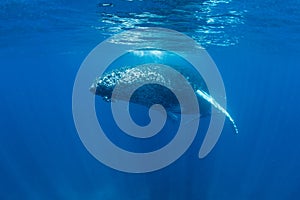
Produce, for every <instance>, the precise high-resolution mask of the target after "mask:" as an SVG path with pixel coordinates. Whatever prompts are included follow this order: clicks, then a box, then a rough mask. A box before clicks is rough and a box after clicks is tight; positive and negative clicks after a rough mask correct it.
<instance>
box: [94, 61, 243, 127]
mask: <svg viewBox="0 0 300 200" xmlns="http://www.w3.org/2000/svg"><path fill="white" fill-rule="evenodd" d="M173 68H174V69H176V70H177V71H179V72H180V73H181V74H182V75H183V76H184V77H185V79H186V80H187V81H188V83H189V85H190V86H191V87H192V89H193V91H194V94H195V95H196V97H197V100H198V102H199V106H200V116H206V115H209V114H211V106H214V107H215V108H216V109H217V110H218V111H219V112H220V113H222V114H224V115H225V116H226V117H227V118H228V119H229V120H230V121H231V123H232V124H233V126H234V128H235V131H236V132H238V130H237V126H236V124H235V122H234V120H233V118H232V117H231V116H230V114H229V113H228V112H227V111H226V109H224V108H223V107H222V106H221V105H220V104H219V103H218V102H217V101H216V100H215V99H214V98H213V97H211V96H210V95H209V93H208V89H207V87H206V84H205V83H204V81H203V79H202V77H201V76H200V75H199V74H197V73H195V72H194V71H191V70H189V69H186V68H183V67H180V66H174V67H173ZM174 78H175V79H176V77H173V78H172V79H171V78H170V77H168V76H165V72H164V69H163V68H162V67H160V66H158V65H155V64H148V65H142V66H139V67H130V66H127V67H121V68H118V69H114V70H111V71H108V72H105V73H104V74H103V75H101V76H100V77H97V78H96V79H95V81H94V82H93V83H92V85H91V87H90V91H91V92H92V93H94V94H95V95H98V96H101V97H102V98H103V100H105V101H108V102H109V101H115V100H125V99H126V97H127V95H128V92H129V90H130V88H131V87H132V86H133V85H136V84H139V83H144V82H145V80H147V81H148V82H149V81H150V82H151V80H153V81H155V82H156V83H157V84H145V85H143V86H142V87H140V88H138V89H137V90H136V91H135V92H134V93H133V95H132V96H131V98H130V102H132V103H135V104H139V105H143V106H146V107H148V108H150V107H151V106H152V105H154V104H160V105H162V106H164V108H165V109H166V111H167V113H169V114H171V116H174V115H178V114H194V113H195V110H193V109H192V108H191V107H190V106H188V105H180V104H179V102H178V100H177V98H176V96H175V95H174V94H173V93H172V91H171V90H170V89H172V90H176V91H178V92H179V93H180V92H183V94H184V91H185V89H186V88H184V85H178V83H177V84H173V82H174ZM175 82H176V81H175ZM117 84H123V85H124V86H125V87H123V89H122V90H119V91H118V95H117V96H118V99H113V97H112V94H113V90H114V88H115V86H116V85H117ZM163 85H168V88H167V87H165V86H163ZM186 98H189V97H186Z"/></svg>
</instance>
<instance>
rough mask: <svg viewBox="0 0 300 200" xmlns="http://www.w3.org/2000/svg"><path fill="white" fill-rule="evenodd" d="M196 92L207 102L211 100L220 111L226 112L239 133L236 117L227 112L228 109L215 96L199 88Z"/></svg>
mask: <svg viewBox="0 0 300 200" xmlns="http://www.w3.org/2000/svg"><path fill="white" fill-rule="evenodd" d="M196 93H197V94H198V95H199V96H200V97H201V98H202V99H204V100H206V101H207V102H209V103H210V104H211V105H212V106H213V107H215V108H216V109H217V110H218V111H220V113H222V114H224V115H225V116H226V117H227V118H228V119H229V121H230V122H231V123H232V125H233V128H234V130H235V132H236V133H238V132H239V131H238V128H237V125H236V124H235V121H234V119H233V118H232V117H231V115H230V114H229V113H228V112H227V110H225V109H224V108H223V107H222V106H221V105H220V104H219V103H218V102H217V101H216V100H215V99H214V98H213V97H211V96H210V95H208V94H207V93H206V92H203V91H201V90H197V91H196Z"/></svg>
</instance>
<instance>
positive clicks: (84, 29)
mask: <svg viewBox="0 0 300 200" xmlns="http://www.w3.org/2000/svg"><path fill="white" fill-rule="evenodd" d="M0 22H1V23H0V36H1V37H0V66H1V67H0V78H1V79H0V80H1V84H0V89H1V94H2V95H1V100H0V111H1V118H0V130H1V132H0V199H30V200H31V199H91V200H92V199H124V200H126V199H145V200H146V199H210V200H218V199H298V198H299V197H300V192H299V189H300V172H299V169H300V159H299V153H300V147H299V144H298V140H299V139H300V137H299V133H300V129H299V126H298V123H299V117H298V113H299V112H300V106H299V105H298V102H300V95H299V87H300V82H299V78H298V74H299V72H300V70H299V66H300V60H299V57H300V50H299V47H300V46H299V43H300V36H299V35H300V34H299V32H300V3H299V1H297V0H288V1H279V0H275V1H270V0H266V1H260V0H254V1H246V0H240V1H237V0H220V1H218V0H200V1H196V0H189V1H183V0H181V1H179V0H178V1H177V0H175V1H174V0H173V1H171V0H165V1H163V0H151V1H150V0H149V1H147V0H127V1H125V0H106V1H102V0H99V1H96V0H91V1H88V2H85V1H82V0H75V1H74V0H72V1H71V0H53V1H46V0H32V1H29V0H10V1H9V0H1V1H0ZM146 26H147V27H149V26H150V27H164V28H170V29H174V30H177V31H180V32H182V33H185V34H187V35H188V36H190V37H192V38H193V39H195V40H196V41H197V42H199V43H200V44H201V45H202V46H203V47H205V48H206V49H207V51H208V52H209V53H210V55H211V57H212V58H213V59H214V61H215V63H216V64H217V66H218V69H219V71H220V73H221V75H222V77H223V81H224V84H225V87H226V94H227V104H228V106H227V107H228V111H229V112H230V113H231V115H232V116H233V117H234V119H235V121H236V123H237V124H238V127H239V134H238V135H236V134H234V131H233V130H232V126H231V124H230V122H229V121H228V120H227V121H226V124H225V127H224V130H223V132H222V135H221V137H220V140H219V141H218V143H217V145H216V146H215V148H214V149H213V151H212V152H211V153H210V154H209V155H208V156H207V157H205V158H204V159H198V157H197V155H198V150H199V147H200V145H201V141H202V139H203V135H202V136H201V135H200V136H197V138H196V140H195V142H194V143H193V144H192V146H191V147H190V148H189V150H188V151H187V152H186V153H185V154H184V155H183V156H182V157H181V158H180V159H179V160H177V161H176V162H174V163H173V164H172V165H170V166H168V167H166V168H164V169H162V170H159V171H156V172H151V173H146V174H127V173H123V172H119V171H116V170H113V169H110V168H108V167H106V166H105V165H103V164H101V163H100V162H99V161H97V160H96V159H95V158H94V157H93V156H92V155H90V154H89V152H88V151H87V150H86V149H85V147H84V146H83V144H82V143H81V141H80V138H79V137H78V134H77V130H76V128H75V125H74V122H73V117H72V90H73V84H74V80H75V77H76V73H77V71H78V69H79V67H80V65H81V63H82V61H83V60H84V58H85V57H86V56H87V55H88V53H89V52H90V51H91V50H92V49H93V48H94V47H95V46H96V45H97V44H99V43H100V42H102V41H103V40H104V39H106V38H108V37H109V36H111V35H114V34H116V33H119V32H121V31H123V30H129V29H132V28H137V27H146ZM203 120H204V121H205V120H207V119H203Z"/></svg>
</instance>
